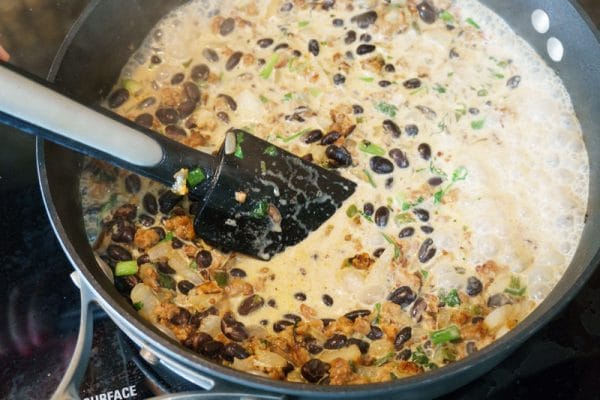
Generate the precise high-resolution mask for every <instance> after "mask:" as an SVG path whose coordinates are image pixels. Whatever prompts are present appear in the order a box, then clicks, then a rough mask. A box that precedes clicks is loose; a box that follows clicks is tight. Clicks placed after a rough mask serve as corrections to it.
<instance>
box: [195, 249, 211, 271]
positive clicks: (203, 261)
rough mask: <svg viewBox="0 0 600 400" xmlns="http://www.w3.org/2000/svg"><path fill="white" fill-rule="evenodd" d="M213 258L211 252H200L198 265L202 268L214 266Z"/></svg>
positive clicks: (197, 255)
mask: <svg viewBox="0 0 600 400" xmlns="http://www.w3.org/2000/svg"><path fill="white" fill-rule="evenodd" d="M212 261H213V257H212V254H211V252H210V251H208V250H200V251H199V252H198V254H196V263H197V264H198V266H199V267H200V268H208V267H210V265H211V264H212Z"/></svg>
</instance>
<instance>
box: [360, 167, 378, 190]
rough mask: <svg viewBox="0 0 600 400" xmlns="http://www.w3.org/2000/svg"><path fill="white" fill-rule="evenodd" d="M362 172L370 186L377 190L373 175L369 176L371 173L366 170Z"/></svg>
mask: <svg viewBox="0 0 600 400" xmlns="http://www.w3.org/2000/svg"><path fill="white" fill-rule="evenodd" d="M363 172H364V173H365V175H366V176H367V181H368V182H369V183H370V184H371V186H373V187H374V188H377V184H376V183H375V181H374V180H373V175H371V173H370V172H369V170H368V169H363Z"/></svg>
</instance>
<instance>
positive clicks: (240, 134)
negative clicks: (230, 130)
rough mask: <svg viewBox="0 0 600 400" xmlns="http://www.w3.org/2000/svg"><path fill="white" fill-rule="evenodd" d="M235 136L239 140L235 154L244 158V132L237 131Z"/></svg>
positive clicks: (236, 143)
mask: <svg viewBox="0 0 600 400" xmlns="http://www.w3.org/2000/svg"><path fill="white" fill-rule="evenodd" d="M235 136H236V139H237V140H236V142H235V152H234V153H233V155H234V156H236V157H237V158H239V159H240V160H242V159H243V158H244V151H243V150H242V143H244V132H241V131H240V132H237V133H236V135H235Z"/></svg>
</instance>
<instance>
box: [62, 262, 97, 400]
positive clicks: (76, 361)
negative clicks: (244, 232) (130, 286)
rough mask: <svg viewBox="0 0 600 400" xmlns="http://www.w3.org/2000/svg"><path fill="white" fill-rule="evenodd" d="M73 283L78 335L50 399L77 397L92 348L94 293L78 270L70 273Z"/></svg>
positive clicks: (64, 399)
mask: <svg viewBox="0 0 600 400" xmlns="http://www.w3.org/2000/svg"><path fill="white" fill-rule="evenodd" d="M71 279H72V280H73V283H74V284H75V285H76V286H77V287H78V288H79V293H80V294H81V316H80V319H79V335H78V336H77V344H76V345H75V351H73V357H72V358H71V362H70V363H69V366H68V368H67V371H66V372H65V374H64V376H63V378H62V380H61V381H60V384H59V385H58V388H56V391H55V392H54V394H53V395H52V400H75V399H79V398H80V396H79V386H80V385H81V382H82V381H83V377H84V375H85V371H86V370H87V366H88V360H89V358H90V350H91V348H92V339H93V333H94V332H93V331H94V329H93V328H94V316H93V315H94V313H93V312H92V311H93V307H95V304H94V303H95V301H94V299H95V298H94V295H93V294H92V293H91V291H90V289H89V288H88V286H87V285H86V284H85V283H83V282H81V280H80V278H79V273H78V272H72V273H71Z"/></svg>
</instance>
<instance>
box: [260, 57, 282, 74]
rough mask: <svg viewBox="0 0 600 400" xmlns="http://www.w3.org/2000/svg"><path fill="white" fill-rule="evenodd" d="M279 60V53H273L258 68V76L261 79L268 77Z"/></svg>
mask: <svg viewBox="0 0 600 400" xmlns="http://www.w3.org/2000/svg"><path fill="white" fill-rule="evenodd" d="M278 62H279V53H273V54H272V55H271V58H269V61H267V63H266V64H265V66H264V67H263V68H262V69H261V70H260V72H259V74H258V75H259V76H260V77H261V78H263V79H269V77H270V76H271V73H273V68H275V65H277V63H278Z"/></svg>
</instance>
